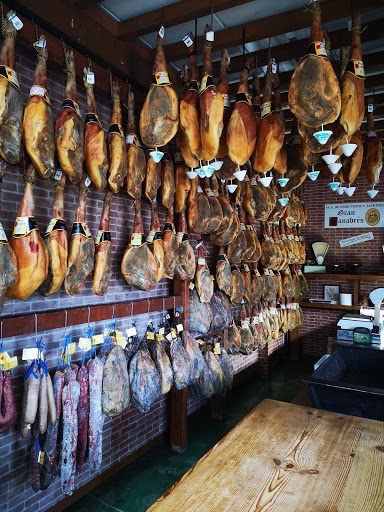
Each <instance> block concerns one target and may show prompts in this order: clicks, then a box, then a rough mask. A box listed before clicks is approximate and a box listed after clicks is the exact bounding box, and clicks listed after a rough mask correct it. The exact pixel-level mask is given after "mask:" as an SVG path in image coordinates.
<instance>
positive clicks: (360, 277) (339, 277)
mask: <svg viewBox="0 0 384 512" xmlns="http://www.w3.org/2000/svg"><path fill="white" fill-rule="evenodd" d="M304 275H305V277H306V278H307V279H327V280H334V281H343V280H345V281H384V275H383V276H379V275H373V274H319V273H317V272H314V273H310V272H308V273H305V274H304Z"/></svg>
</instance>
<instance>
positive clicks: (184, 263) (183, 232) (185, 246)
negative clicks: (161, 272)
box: [175, 210, 196, 281]
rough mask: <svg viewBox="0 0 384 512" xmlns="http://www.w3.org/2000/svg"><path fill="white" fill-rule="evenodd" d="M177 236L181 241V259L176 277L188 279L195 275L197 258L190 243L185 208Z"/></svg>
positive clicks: (176, 268) (180, 218) (177, 265)
mask: <svg viewBox="0 0 384 512" xmlns="http://www.w3.org/2000/svg"><path fill="white" fill-rule="evenodd" d="M177 238H178V241H179V260H178V262H177V263H176V267H175V277H176V279H180V280H182V281H187V280H188V279H192V278H193V276H194V275H195V270H196V260H195V254H194V252H193V249H192V247H191V244H190V243H189V238H188V230H187V222H186V220H185V210H182V211H181V213H180V217H179V225H178V230H177Z"/></svg>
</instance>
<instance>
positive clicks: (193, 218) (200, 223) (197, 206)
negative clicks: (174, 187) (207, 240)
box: [188, 176, 210, 235]
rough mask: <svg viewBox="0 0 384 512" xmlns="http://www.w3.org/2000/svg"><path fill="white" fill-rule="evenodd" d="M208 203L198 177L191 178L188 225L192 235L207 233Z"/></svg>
mask: <svg viewBox="0 0 384 512" xmlns="http://www.w3.org/2000/svg"><path fill="white" fill-rule="evenodd" d="M209 216H210V205H209V201H208V197H207V196H206V195H205V194H204V193H203V189H202V188H201V186H200V182H199V178H198V177H197V176H196V178H194V179H193V180H191V190H190V192H189V195H188V226H189V232H190V233H191V234H193V235H201V234H203V233H207V230H208V226H209V221H210V219H209Z"/></svg>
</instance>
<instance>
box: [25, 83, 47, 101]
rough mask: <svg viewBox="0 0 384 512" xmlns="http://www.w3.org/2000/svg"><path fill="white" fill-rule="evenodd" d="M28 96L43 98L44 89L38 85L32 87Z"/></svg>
mask: <svg viewBox="0 0 384 512" xmlns="http://www.w3.org/2000/svg"><path fill="white" fill-rule="evenodd" d="M29 95H30V96H41V97H43V98H44V95H45V91H44V87H40V85H32V87H31V89H30V91H29Z"/></svg>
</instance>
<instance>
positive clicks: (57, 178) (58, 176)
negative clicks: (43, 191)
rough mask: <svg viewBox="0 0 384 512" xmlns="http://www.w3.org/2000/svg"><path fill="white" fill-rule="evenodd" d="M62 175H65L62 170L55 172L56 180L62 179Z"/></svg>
mask: <svg viewBox="0 0 384 512" xmlns="http://www.w3.org/2000/svg"><path fill="white" fill-rule="evenodd" d="M62 175H63V171H62V170H61V169H57V171H56V172H55V176H54V178H55V180H59V179H61V177H62Z"/></svg>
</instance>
